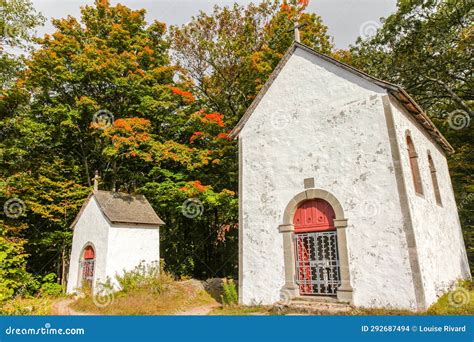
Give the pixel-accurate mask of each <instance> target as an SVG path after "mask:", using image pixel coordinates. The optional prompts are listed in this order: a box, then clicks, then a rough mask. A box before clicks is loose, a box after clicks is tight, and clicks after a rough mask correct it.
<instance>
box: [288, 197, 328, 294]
mask: <svg viewBox="0 0 474 342" xmlns="http://www.w3.org/2000/svg"><path fill="white" fill-rule="evenodd" d="M334 218H335V214H334V210H333V209H332V207H331V205H330V204H329V203H328V202H326V201H324V200H322V199H313V200H309V201H306V202H303V203H302V204H301V205H300V206H299V207H298V209H297V210H296V212H295V216H294V218H293V224H294V226H295V234H296V236H295V242H296V253H297V258H296V259H297V270H298V271H297V277H298V281H299V288H300V294H302V295H303V294H313V293H314V292H315V288H314V285H313V281H314V279H315V278H317V277H318V274H317V270H316V269H315V268H314V267H312V265H311V261H314V258H315V255H313V254H315V253H314V251H311V245H310V243H309V238H308V236H307V233H310V232H324V231H333V230H335V227H334ZM315 271H316V273H315ZM313 273H314V274H313Z"/></svg>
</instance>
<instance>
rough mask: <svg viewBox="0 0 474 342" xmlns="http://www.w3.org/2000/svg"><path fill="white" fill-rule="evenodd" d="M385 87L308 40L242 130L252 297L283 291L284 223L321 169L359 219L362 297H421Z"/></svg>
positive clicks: (244, 285) (355, 267)
mask: <svg viewBox="0 0 474 342" xmlns="http://www.w3.org/2000/svg"><path fill="white" fill-rule="evenodd" d="M383 95H386V92H385V91H384V90H383V89H381V88H379V87H377V86H375V85H373V84H372V83H369V82H367V81H365V80H363V79H361V78H359V77H356V76H355V75H353V74H351V73H349V72H347V71H345V70H343V69H341V68H338V67H336V66H335V65H333V64H331V63H328V62H325V61H323V60H322V59H319V58H317V57H315V56H313V55H310V54H309V53H307V52H305V51H303V50H301V49H297V50H296V52H295V53H294V55H293V56H292V57H290V59H289V60H288V62H287V64H286V66H285V67H284V68H283V70H282V71H281V72H280V74H279V76H278V77H277V78H276V80H275V81H274V83H273V85H272V86H271V87H270V89H269V90H268V91H267V94H266V96H264V98H263V99H262V100H261V102H260V103H259V105H258V106H257V108H256V110H255V111H254V113H253V115H252V116H251V118H250V119H249V121H248V122H247V123H246V125H245V127H244V128H243V130H242V132H241V133H240V135H239V139H240V144H241V145H240V146H241V150H240V153H241V161H242V165H241V169H242V173H241V193H240V196H241V199H240V200H241V204H242V207H241V211H242V213H241V218H242V219H241V222H240V225H241V236H240V238H241V243H242V249H243V252H242V256H241V257H242V260H241V261H240V262H241V266H242V273H241V278H242V279H239V284H240V285H241V288H240V291H241V301H242V303H243V304H257V303H262V304H271V303H274V302H275V301H277V300H279V293H280V289H281V287H282V286H283V284H284V266H283V260H284V259H283V246H282V245H283V243H282V235H281V233H279V232H278V225H279V224H281V223H282V216H283V211H284V209H285V207H286V205H287V204H288V202H289V201H290V200H291V199H292V198H293V197H294V196H295V195H296V194H298V193H299V192H301V191H303V180H304V179H305V178H310V177H314V178H315V186H316V188H319V189H323V190H326V191H328V192H330V193H332V194H333V195H334V196H335V197H336V198H337V199H338V200H339V202H340V203H341V205H342V207H343V210H344V213H345V216H346V218H347V219H348V220H349V221H348V223H349V226H348V229H347V242H348V249H349V259H350V261H349V263H350V273H351V283H352V286H353V288H354V303H355V305H359V306H367V307H381V306H392V307H399V308H412V309H414V308H415V307H416V304H415V295H414V288H413V283H412V276H411V270H410V266H409V261H408V252H407V248H406V240H405V236H404V233H403V228H402V227H403V226H402V223H403V219H402V213H401V207H400V202H399V195H398V191H397V186H396V178H395V174H394V167H393V162H392V156H391V150H390V144H389V137H388V130H387V125H386V122H385V115H384V109H383V105H382V99H381V97H382V96H383Z"/></svg>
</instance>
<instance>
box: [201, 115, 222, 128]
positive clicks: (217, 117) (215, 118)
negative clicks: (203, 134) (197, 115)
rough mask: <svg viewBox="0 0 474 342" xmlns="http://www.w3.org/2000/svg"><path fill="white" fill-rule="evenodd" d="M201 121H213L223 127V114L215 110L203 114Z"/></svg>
mask: <svg viewBox="0 0 474 342" xmlns="http://www.w3.org/2000/svg"><path fill="white" fill-rule="evenodd" d="M202 122H209V123H214V124H216V125H218V126H220V127H224V114H220V113H217V112H214V113H210V114H206V115H204V118H202Z"/></svg>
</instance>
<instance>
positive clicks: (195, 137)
mask: <svg viewBox="0 0 474 342" xmlns="http://www.w3.org/2000/svg"><path fill="white" fill-rule="evenodd" d="M203 134H204V132H194V133H193V135H191V138H189V142H190V143H191V144H192V143H193V142H194V140H196V139H197V138H198V137H199V136H200V135H203Z"/></svg>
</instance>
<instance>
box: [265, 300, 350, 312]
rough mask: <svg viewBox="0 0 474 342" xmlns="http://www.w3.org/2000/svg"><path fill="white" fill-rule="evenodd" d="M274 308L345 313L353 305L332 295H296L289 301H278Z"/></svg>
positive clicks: (279, 309)
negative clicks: (342, 301) (339, 300)
mask: <svg viewBox="0 0 474 342" xmlns="http://www.w3.org/2000/svg"><path fill="white" fill-rule="evenodd" d="M274 308H275V309H276V310H277V311H280V312H282V313H285V312H299V313H305V314H316V315H344V314H347V313H349V312H350V311H351V310H352V309H353V307H352V306H351V305H349V304H347V303H341V302H338V301H337V299H336V298H332V297H296V298H294V299H292V300H291V301H289V302H288V301H285V302H278V303H276V304H275V305H274Z"/></svg>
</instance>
